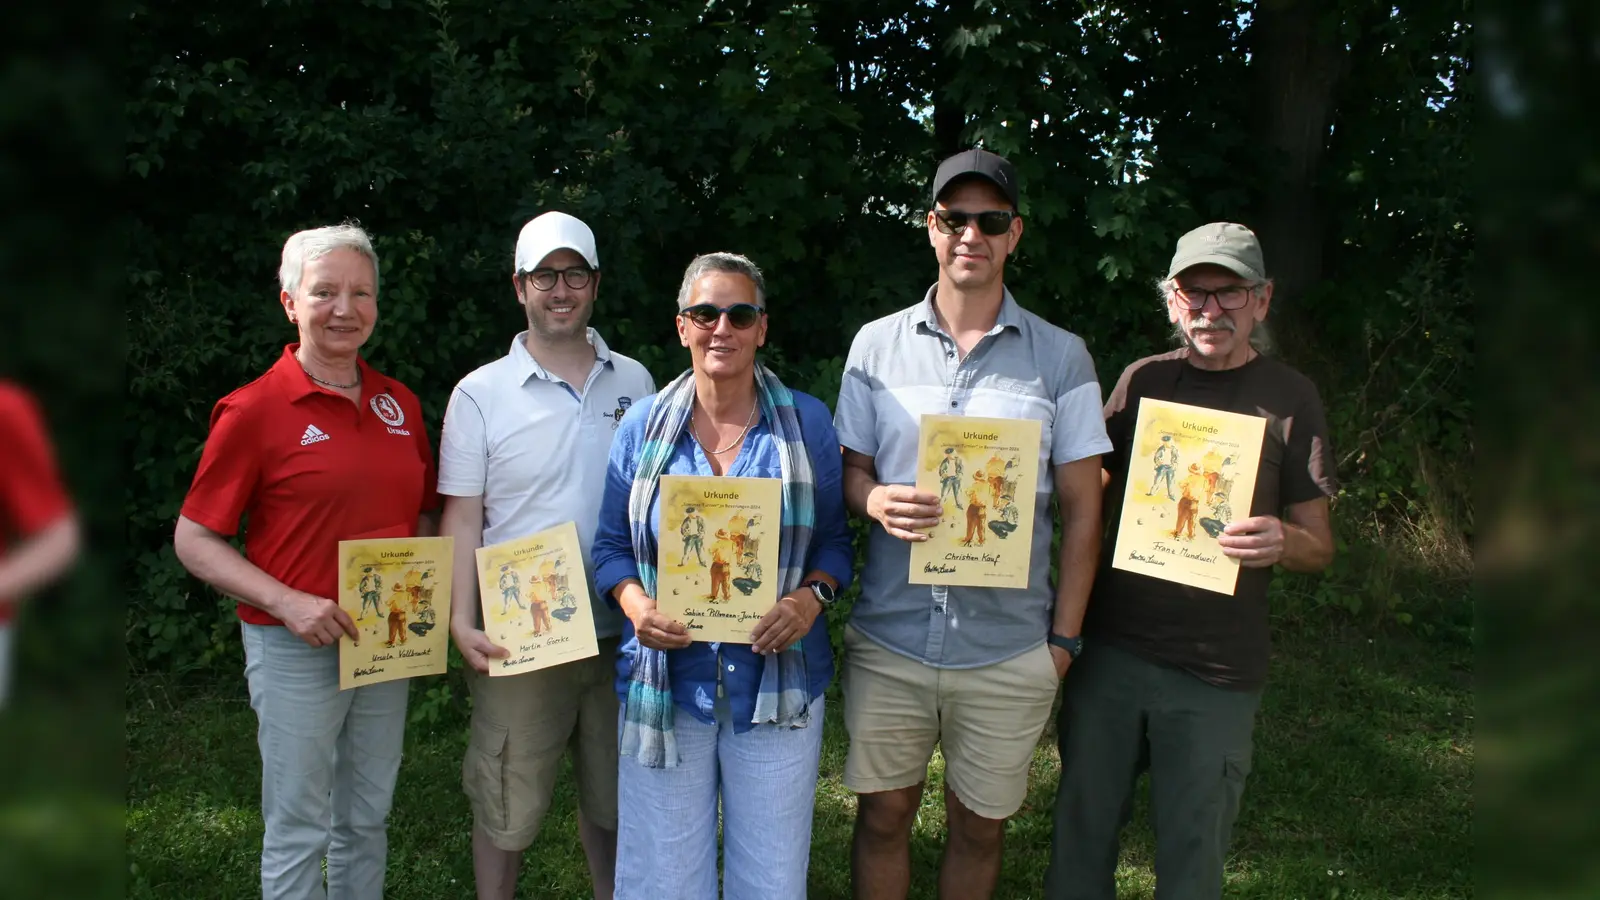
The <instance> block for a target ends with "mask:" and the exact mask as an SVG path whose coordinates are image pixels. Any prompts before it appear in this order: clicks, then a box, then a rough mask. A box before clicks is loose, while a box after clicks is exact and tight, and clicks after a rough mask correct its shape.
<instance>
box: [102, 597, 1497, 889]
mask: <svg viewBox="0 0 1600 900" xmlns="http://www.w3.org/2000/svg"><path fill="white" fill-rule="evenodd" d="M1319 618H1320V617H1319ZM1296 630H1297V632H1298V633H1296V634H1292V635H1280V636H1279V643H1278V647H1277V652H1276V656H1275V659H1274V663H1273V672H1272V680H1271V683H1270V684H1269V686H1268V689H1267V693H1266V697H1265V700H1264V702H1263V706H1262V712H1261V716H1260V718H1259V720H1258V722H1257V726H1256V756H1255V767H1254V772H1253V773H1252V775H1251V777H1250V781H1249V785H1248V788H1247V790H1246V792H1245V800H1244V809H1243V812H1242V814H1241V816H1240V820H1239V824H1238V826H1237V828H1236V829H1235V838H1234V848H1233V856H1232V858H1231V860H1230V861H1229V864H1228V870H1227V881H1228V883H1227V887H1226V893H1227V895H1228V896H1229V897H1263V898H1267V897H1270V898H1313V897H1315V898H1331V897H1339V898H1363V897H1368V898H1444V897H1468V896H1471V894H1472V890H1473V879H1472V865H1473V855H1472V838H1471V835H1472V766H1473V742H1472V731H1473V714H1474V713H1473V694H1472V685H1471V671H1470V663H1471V650H1470V648H1469V647H1465V646H1462V645H1460V644H1457V643H1444V642H1430V643H1424V642H1419V641H1417V640H1415V639H1412V638H1410V637H1406V636H1404V635H1395V634H1386V635H1382V636H1377V637H1372V636H1368V635H1366V634H1363V633H1360V632H1358V631H1355V630H1352V629H1347V628H1344V627H1341V626H1339V625H1337V624H1330V623H1329V622H1328V621H1320V622H1315V623H1313V622H1301V623H1300V625H1299V627H1298V628H1297V629H1296ZM839 713H840V710H839V705H838V703H837V702H836V699H835V702H834V703H833V704H832V706H830V708H829V711H828V719H827V732H826V736H825V744H824V748H823V756H822V777H821V783H820V784H819V785H818V789H817V805H816V824H815V834H814V837H813V842H812V851H811V854H812V855H811V860H812V865H811V884H810V896H812V897H816V898H833V897H840V898H842V897H848V896H849V841H850V829H851V823H852V821H853V817H854V815H855V800H854V797H853V795H851V794H850V792H849V791H847V790H845V789H844V786H843V784H842V783H841V777H842V773H843V769H844V757H845V749H846V737H845V732H844V727H843V724H842V722H841V720H840V718H839ZM445 719H446V720H445V721H441V722H439V723H436V724H433V725H428V726H419V725H413V726H412V727H411V728H410V729H409V731H408V733H407V738H406V740H407V752H406V758H405V763H404V765H403V766H402V768H401V771H400V782H399V786H398V788H397V791H396V798H395V808H394V813H393V815H392V816H391V818H390V822H391V825H390V830H389V832H390V853H389V876H388V890H387V892H386V895H387V896H388V897H390V898H394V900H405V898H423V897H427V898H442V897H443V898H454V897H464V898H465V897H471V896H472V895H473V894H472V863H471V852H470V849H469V845H468V831H469V828H470V825H471V814H470V812H469V810H468V808H467V802H466V798H465V797H464V796H463V795H462V793H461V789H460V764H461V754H462V751H463V749H464V747H465V744H466V727H465V713H464V711H457V712H456V713H455V714H454V715H452V716H447V717H445ZM255 727H256V725H255V717H254V715H253V714H252V713H251V711H250V707H249V704H248V703H247V702H246V698H245V690H244V680H243V677H242V676H240V677H238V678H236V679H228V680H225V681H222V682H219V683H216V684H213V685H211V686H209V687H207V686H201V687H198V688H197V687H195V686H194V685H192V684H187V683H183V684H180V683H178V682H174V681H172V680H169V679H165V678H159V677H149V676H147V677H143V678H139V679H136V680H134V681H133V682H132V684H131V685H130V687H129V694H128V705H127V739H128V811H127V848H128V860H129V876H128V889H129V894H128V896H130V897H135V898H168V897H174V896H206V897H219V898H225V897H250V896H252V895H256V894H257V891H258V888H257V880H256V879H257V876H256V865H257V859H258V853H259V848H260V840H261V819H260V814H259V810H258V791H259V777H260V764H259V760H258V758H257V754H256V747H255ZM1056 766H1057V758H1056V751H1055V735H1054V729H1053V727H1052V728H1051V729H1049V730H1047V731H1046V733H1045V735H1044V737H1043V738H1042V739H1041V740H1040V742H1039V747H1038V750H1037V751H1036V752H1035V754H1034V767H1033V781H1032V785H1031V790H1030V791H1029V794H1028V799H1027V802H1026V804H1025V805H1024V806H1023V808H1022V810H1021V811H1020V812H1019V813H1018V814H1017V816H1016V817H1014V818H1013V819H1012V820H1011V823H1010V825H1009V826H1008V829H1007V838H1006V840H1007V844H1006V858H1005V868H1004V871H1003V873H1002V875H1001V882H1000V887H999V890H998V891H997V892H996V896H997V897H1002V898H1027V897H1038V896H1040V893H1041V884H1042V881H1043V877H1044V868H1045V864H1046V861H1047V859H1048V853H1049V847H1050V806H1051V799H1052V796H1053V794H1054V790H1055V781H1056V778H1055V773H1056ZM941 778H942V767H941V766H940V763H939V760H938V758H937V757H936V758H935V763H934V767H933V771H932V773H930V780H929V790H928V791H927V792H926V795H925V796H926V798H927V799H926V800H925V802H924V805H923V809H922V812H921V814H920V815H919V817H918V820H917V824H916V828H915V831H914V833H913V836H912V881H913V886H912V896H913V897H929V898H931V897H933V896H934V895H935V892H934V883H935V879H936V871H937V867H938V860H939V853H940V848H941V832H942V828H943V824H944V818H943V812H942V809H941V808H940V802H939V800H938V799H937V798H939V797H940V796H941V795H942V786H941ZM1139 797H1140V800H1139V805H1138V807H1137V810H1136V812H1135V817H1134V823H1133V824H1132V825H1131V826H1130V827H1129V829H1128V830H1127V832H1126V833H1125V835H1124V839H1123V854H1122V861H1121V864H1120V865H1119V867H1118V871H1117V881H1118V885H1119V895H1120V896H1122V897H1151V896H1152V894H1153V891H1154V875H1153V870H1152V865H1153V853H1154V850H1153V848H1154V844H1153V841H1152V835H1151V833H1150V831H1149V828H1148V825H1147V824H1146V818H1145V815H1146V806H1145V799H1144V793H1143V790H1142V789H1141V791H1140V794H1139ZM1330 873H1331V874H1330ZM519 896H527V897H586V896H588V878H587V874H586V870H585V868H584V864H583V855H582V852H581V849H580V847H579V845H578V838H577V825H576V813H575V797H574V794H573V792H572V790H571V787H570V779H567V778H564V779H563V780H562V783H561V787H560V788H559V789H558V793H557V796H556V799H555V803H554V806H553V808H552V809H551V812H550V815H549V818H548V819H547V820H546V821H545V826H544V830H543V832H542V833H541V835H540V837H539V840H538V842H537V843H536V844H535V845H534V847H533V849H532V850H531V851H530V852H529V853H528V854H527V855H526V857H525V860H524V866H523V879H522V884H521V889H520V891H519Z"/></svg>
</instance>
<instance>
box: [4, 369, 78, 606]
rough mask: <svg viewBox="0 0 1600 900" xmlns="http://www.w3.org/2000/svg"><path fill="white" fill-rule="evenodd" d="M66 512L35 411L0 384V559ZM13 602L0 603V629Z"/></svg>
mask: <svg viewBox="0 0 1600 900" xmlns="http://www.w3.org/2000/svg"><path fill="white" fill-rule="evenodd" d="M71 511H72V501H71V500H69V499H68V498H67V492H66V491H65V490H64V489H63V488H62V486H61V475H60V473H59V472H58V471H57V469H56V459H55V450H54V448H53V447H52V446H51V444H50V437H49V435H48V434H46V433H45V429H44V419H43V417H42V416H40V415H39V408H38V406H37V405H36V404H35V403H34V402H33V398H32V397H30V396H28V393H27V392H26V391H24V390H23V389H22V388H20V387H18V386H16V385H14V384H8V383H4V382H0V554H3V553H4V552H5V549H6V547H7V546H9V545H10V543H11V542H13V541H16V540H24V539H27V538H30V537H32V536H33V535H34V534H36V533H38V532H39V531H40V530H42V529H44V528H45V527H47V526H49V525H54V524H55V523H56V522H58V521H60V520H61V517H62V516H65V515H67V514H68V513H69V512H71ZM13 600H15V598H13V597H0V624H5V623H7V622H10V621H11V619H12V616H13V615H14V614H15V612H16V610H15V604H14V603H13V602H12V601H13Z"/></svg>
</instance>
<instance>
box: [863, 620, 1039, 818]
mask: <svg viewBox="0 0 1600 900" xmlns="http://www.w3.org/2000/svg"><path fill="white" fill-rule="evenodd" d="M844 647H845V659H844V667H843V668H844V677H843V681H844V723H845V727H846V728H847V729H848V730H849V732H850V753H849V755H848V756H847V757H846V758H845V764H844V783H845V787H848V788H849V789H850V790H852V791H855V792H856V793H858V794H871V793H876V792H879V791H893V790H899V789H901V788H907V787H911V786H912V785H915V784H921V783H922V782H923V781H926V780H927V777H928V763H929V761H930V760H932V759H933V748H934V746H935V745H938V746H939V747H940V748H941V749H942V751H943V753H944V780H945V784H946V785H948V786H949V788H950V789H951V790H952V791H954V792H955V794H956V796H957V797H959V798H961V802H962V803H963V804H965V805H966V807H967V808H968V809H970V810H972V811H973V812H975V813H977V814H978V815H980V816H983V817H985V818H989V819H1005V818H1009V817H1010V816H1011V815H1012V814H1013V813H1015V812H1016V811H1017V810H1018V809H1020V808H1021V807H1022V801H1023V800H1024V799H1025V798H1026V797H1027V795H1028V771H1029V768H1030V766H1031V764H1032V762H1033V750H1034V745H1035V744H1037V743H1038V741H1039V735H1040V734H1041V733H1043V732H1044V726H1045V723H1046V722H1048V721H1049V720H1050V708H1051V706H1052V704H1054V702H1055V697H1056V688H1057V687H1058V686H1059V685H1060V679H1058V678H1057V677H1056V667H1055V663H1054V661H1053V660H1052V659H1051V657H1050V650H1049V648H1048V647H1047V646H1046V645H1044V644H1040V645H1039V646H1037V647H1035V648H1033V649H1032V650H1029V651H1027V652H1026V653H1023V654H1022V655H1020V656H1016V657H1013V658H1011V659H1008V660H1005V661H1004V662H999V663H995V664H994V665H991V666H982V667H980V668H976V669H936V668H934V667H932V666H928V665H924V664H922V663H920V662H918V661H916V660H914V659H911V658H909V657H905V656H901V655H900V654H898V653H896V652H894V651H893V650H890V649H888V648H886V647H884V646H882V645H881V644H879V643H877V642H876V641H874V640H872V639H871V638H869V637H867V636H866V635H863V634H862V633H861V632H859V631H857V630H856V629H855V627H854V626H848V627H846V629H845V633H844Z"/></svg>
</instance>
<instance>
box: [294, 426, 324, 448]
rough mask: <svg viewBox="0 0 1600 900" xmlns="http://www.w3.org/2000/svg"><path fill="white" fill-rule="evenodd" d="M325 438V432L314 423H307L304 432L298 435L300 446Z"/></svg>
mask: <svg viewBox="0 0 1600 900" xmlns="http://www.w3.org/2000/svg"><path fill="white" fill-rule="evenodd" d="M327 439H328V435H327V433H326V432H324V431H323V430H322V429H321V428H318V427H317V426H315V425H307V426H306V433H305V434H302V435H300V446H302V447H304V446H306V445H307V444H315V443H316V442H317V441H325V440H327Z"/></svg>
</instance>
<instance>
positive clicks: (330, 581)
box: [183, 344, 439, 625]
mask: <svg viewBox="0 0 1600 900" xmlns="http://www.w3.org/2000/svg"><path fill="white" fill-rule="evenodd" d="M298 346H299V345H298V344H290V345H289V346H287V347H285V348H284V351H283V357H282V358H281V359H279V360H278V362H277V363H276V364H274V365H273V367H272V368H271V369H269V370H267V373H266V374H265V375H263V376H261V377H260V378H257V379H256V380H255V381H252V382H250V383H249V384H247V385H245V386H244V387H242V388H239V389H238V390H236V391H234V392H233V393H231V394H229V395H228V396H226V397H224V398H222V400H221V401H219V402H218V403H217V405H216V408H215V409H213V410H212V412H211V433H210V435H209V436H208V437H207V438H206V446H205V450H204V451H203V452H202V453H201V455H200V468H199V470H198V471H197V472H195V476H194V484H192V485H191V486H190V487H189V495H188V496H187V497H185V498H184V501H183V515H184V516H186V517H188V518H189V519H191V520H193V521H195V522H198V523H200V524H201V525H204V526H205V527H207V528H209V529H211V530H212V531H215V532H217V533H218V534H223V535H231V534H234V533H235V532H236V531H237V530H238V528H239V517H240V516H241V515H244V516H246V517H248V523H247V524H246V526H245V535H244V546H245V558H247V559H249V560H250V562H252V563H254V564H255V565H256V566H257V567H258V568H260V569H261V570H262V571H264V572H266V573H267V574H268V575H271V576H272V577H274V578H276V579H278V580H279V581H281V582H283V583H284V584H286V585H288V586H289V587H291V588H294V589H296V590H300V591H305V592H306V593H308V594H313V595H315V596H318V597H327V598H328V599H330V600H337V599H338V597H339V588H338V581H339V573H338V569H339V542H340V541H343V540H356V539H360V538H385V537H413V536H415V535H416V528H417V517H418V516H419V515H420V514H421V513H423V512H427V511H431V510H432V509H434V508H435V507H436V506H438V503H439V495H438V493H437V492H436V491H435V487H436V483H437V478H436V477H435V473H434V462H433V450H432V448H431V447H430V446H429V444H428V435H427V431H426V429H425V428H424V427H423V423H422V406H421V404H420V403H418V402H417V398H416V395H414V394H412V393H411V391H409V390H407V389H406V386H405V385H403V384H401V383H400V382H398V381H395V380H394V379H392V378H388V377H386V376H384V375H382V374H380V373H378V372H377V371H376V370H374V369H372V368H371V367H370V366H368V365H367V363H366V360H358V364H359V365H360V367H361V402H360V403H359V404H353V403H351V402H350V401H349V399H347V398H345V397H343V396H341V395H339V394H337V393H335V392H333V391H331V390H328V389H326V388H323V387H321V386H319V385H317V384H316V383H315V382H313V381H312V380H311V378H310V377H309V376H307V375H306V373H305V370H304V369H302V368H301V367H300V363H299V361H298V360H296V359H295V357H294V352H295V349H296V348H297V347H298ZM238 613H239V618H241V619H243V620H244V621H246V622H251V623H254V624H257V625H282V624H283V623H282V622H280V621H278V620H277V619H275V618H273V617H272V616H269V615H267V614H266V613H264V612H262V611H261V610H259V609H257V608H255V607H254V606H251V605H249V604H248V603H240V604H239V606H238Z"/></svg>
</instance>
